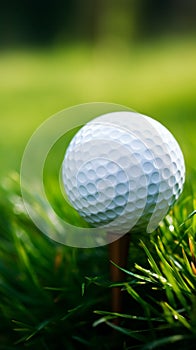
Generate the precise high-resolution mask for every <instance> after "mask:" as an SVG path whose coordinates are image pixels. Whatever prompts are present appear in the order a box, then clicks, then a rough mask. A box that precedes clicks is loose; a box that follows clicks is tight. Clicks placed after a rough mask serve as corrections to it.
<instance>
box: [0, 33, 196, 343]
mask: <svg viewBox="0 0 196 350" xmlns="http://www.w3.org/2000/svg"><path fill="white" fill-rule="evenodd" d="M193 44H194V40H193V38H189V39H187V38H183V39H181V40H176V39H175V38H173V39H172V38H171V39H170V40H165V41H161V42H160V43H148V45H143V46H138V47H136V46H135V47H134V48H132V49H131V48H129V49H127V48H109V49H107V48H105V47H94V48H89V47H85V46H77V47H70V48H67V49H66V50H61V49H54V50H45V51H25V50H18V51H14V52H6V53H2V54H1V57H0V75H1V81H0V95H1V99H0V110H1V125H2V130H3V132H2V136H1V141H0V142H1V151H0V155H1V160H2V167H1V170H0V175H1V178H2V179H3V180H2V181H1V186H0V193H1V196H0V213H1V214H0V349H4V350H9V349H22V348H27V349H32V350H33V349H38V350H42V349H43V350H45V349H48V350H55V349H66V350H75V349H95V350H96V349H100V346H101V348H102V349H105V350H110V349H111V350H112V349H123V350H129V349H143V350H147V349H165V348H167V349H170V348H173V346H177V347H178V349H180V350H181V349H182V350H183V349H185V348H186V349H194V345H195V340H196V331H195V325H196V292H195V290H196V245H195V238H196V237H195V235H196V216H195V213H196V196H195V184H196V183H195V164H196V156H195V151H194V150H195V147H196V139H195V123H196V120H195V117H194V116H195V113H196V104H195V88H196V86H195V80H194V76H195V63H194V62H195V59H196V50H195V46H194V45H193ZM91 101H103V102H113V103H119V104H125V105H127V106H129V107H132V108H134V109H136V110H138V111H140V112H143V113H145V114H148V115H151V116H154V117H155V118H156V119H158V120H160V121H161V122H163V124H165V125H166V126H167V127H168V128H169V129H170V130H171V131H173V133H174V135H175V136H176V138H177V139H178V140H179V143H180V145H181V147H182V149H183V152H184V155H185V159H186V165H187V182H186V186H185V190H184V193H183V195H182V197H181V198H180V201H179V202H178V203H177V204H176V205H175V207H174V209H173V210H172V211H170V213H169V214H168V215H167V217H166V218H165V220H164V221H163V222H162V223H161V224H160V226H159V228H158V229H157V230H156V231H155V232H153V233H152V234H151V235H145V233H143V234H142V233H141V235H140V236H137V235H132V236H131V245H130V254H129V265H128V268H127V269H126V271H125V272H126V276H127V280H126V281H124V283H122V284H121V288H122V293H123V294H124V297H125V301H126V309H125V310H124V311H123V312H122V314H118V315H116V314H112V313H111V312H110V295H111V294H110V293H111V288H112V286H113V285H112V284H111V282H110V280H109V274H108V269H109V258H108V251H107V247H99V248H93V249H77V248H71V247H66V246H62V245H60V244H57V243H55V242H54V241H51V240H49V239H48V238H47V237H45V236H44V235H43V234H42V233H41V232H39V230H38V229H37V228H36V227H35V226H34V225H33V223H32V221H31V220H30V219H29V217H28V216H27V214H26V212H25V211H24V207H23V203H22V199H21V194H20V188H19V180H18V175H17V173H15V172H14V173H13V174H12V175H10V176H9V175H8V171H9V169H14V170H19V165H20V158H21V155H22V151H23V148H24V146H25V144H26V142H27V140H28V138H29V137H30V135H31V133H32V132H33V131H34V129H35V128H36V127H38V126H39V124H40V122H42V121H43V120H44V119H46V118H47V117H49V116H50V115H51V114H53V113H55V112H56V111H58V110H60V109H62V108H65V107H68V106H70V105H74V104H79V103H83V102H91ZM48 158H49V160H50V155H49V157H48ZM51 158H52V159H53V158H54V157H53V154H51ZM55 159H56V158H55ZM47 166H48V164H47V162H46V169H47ZM47 184H48V185H47ZM51 185H52V182H51V179H50V178H48V179H47V178H46V186H49V187H50V188H52V190H50V191H48V195H49V197H50V201H51V202H53V204H54V205H56V207H57V208H56V209H57V210H58V213H59V214H61V215H62V216H63V215H64V211H63V208H62V206H61V204H60V202H59V201H58V199H57V198H56V196H55V185H53V186H52V187H51ZM68 214H69V216H70V220H71V221H72V222H73V221H74V223H75V224H76V225H77V224H78V225H79V224H80V221H79V220H80V219H79V217H78V216H77V215H73V212H70V213H68ZM116 316H118V317H119V319H120V324H119V325H118V326H115V325H114V324H113V323H112V319H113V318H115V317H116ZM114 328H115V331H114ZM100 344H101V345H100Z"/></svg>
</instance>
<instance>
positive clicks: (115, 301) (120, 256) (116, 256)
mask: <svg viewBox="0 0 196 350" xmlns="http://www.w3.org/2000/svg"><path fill="white" fill-rule="evenodd" d="M129 243H130V234H129V233H127V234H125V235H124V236H122V237H121V238H119V239H117V240H116V241H114V242H112V243H110V244H109V259H110V279H111V281H112V282H114V283H115V282H124V281H125V277H126V276H125V273H124V272H123V271H121V270H120V269H118V268H117V267H116V266H114V265H113V264H112V263H111V261H112V262H114V263H115V264H116V265H118V266H120V267H122V268H125V269H126V268H127V263H128V252H129ZM111 298H112V300H111V309H112V310H111V311H112V312H115V313H121V312H122V309H123V298H122V292H121V287H113V288H112V295H111ZM113 323H114V324H116V325H118V324H119V320H118V318H115V319H114V321H113Z"/></svg>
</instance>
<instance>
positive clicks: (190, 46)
mask: <svg viewBox="0 0 196 350" xmlns="http://www.w3.org/2000/svg"><path fill="white" fill-rule="evenodd" d="M195 60H196V49H195V39H194V38H192V37H190V38H189V37H187V38H186V37H185V38H181V39H179V38H170V39H168V38H167V39H164V40H163V39H162V40H161V41H160V42H148V43H144V44H140V45H138V46H136V45H133V46H130V47H129V48H126V47H104V46H95V47H88V46H85V45H82V44H81V45H75V46H73V47H71V46H70V47H67V48H65V49H60V48H53V49H45V50H37V51H36V50H25V49H23V50H22V49H21V50H15V51H10V52H4V53H3V52H2V53H1V57H0V76H1V79H0V111H1V130H2V133H1V141H0V146H1V147H0V149H1V151H0V155H1V159H3V163H2V162H1V170H0V175H1V174H2V175H6V174H7V172H8V170H13V169H16V170H19V166H20V159H21V156H22V152H23V149H24V147H25V144H26V142H27V141H28V138H29V137H30V136H31V134H32V133H33V131H34V130H35V129H36V127H38V126H39V125H40V123H41V122H42V121H44V120H45V119H47V118H48V117H49V116H51V115H52V114H54V113H56V112H58V111H59V110H61V109H64V108H66V107H70V106H72V105H75V104H80V103H86V102H87V103H88V102H93V101H101V102H112V103H118V104H124V105H126V106H128V107H130V108H133V109H135V110H137V111H139V112H141V113H144V114H147V115H149V116H152V117H154V118H155V119H158V120H160V121H161V122H163V124H165V125H166V126H167V127H168V128H169V129H171V131H172V132H173V133H174V134H175V136H176V138H177V139H178V140H179V142H180V144H181V146H182V148H183V151H184V152H185V156H186V160H187V162H188V164H194V163H195V160H196V158H195V152H193V151H192V149H193V148H195V146H196V141H195V132H194V130H195V126H196V125H195V124H196V120H195V114H196V103H195V89H196V83H195V79H194V77H195V75H196V68H195ZM78 122H79V123H80V121H78ZM192 166H193V165H192Z"/></svg>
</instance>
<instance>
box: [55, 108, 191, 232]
mask: <svg viewBox="0 0 196 350" xmlns="http://www.w3.org/2000/svg"><path fill="white" fill-rule="evenodd" d="M62 169H63V184H64V188H65V192H66V194H67V196H68V199H69V201H70V203H71V204H72V206H73V207H74V208H75V209H76V210H77V211H78V213H79V214H80V215H81V216H82V217H83V218H84V219H85V220H86V221H87V222H88V223H90V224H91V225H92V226H93V227H97V226H103V227H105V228H106V229H107V230H108V231H111V232H115V233H122V231H124V232H128V231H129V230H135V231H138V230H146V231H147V232H151V231H153V230H154V229H155V228H156V227H157V226H158V224H159V222H160V221H161V220H162V219H163V218H164V216H165V215H166V214H167V212H168V210H169V209H170V208H171V207H172V206H173V204H174V203H175V201H176V200H177V198H178V197H179V195H180V193H181V192H182V189H183V184H184V180H185V164H184V158H183V154H182V152H181V149H180V147H179V145H178V143H177V141H176V140H175V138H174V137H173V135H172V134H171V133H170V132H169V131H168V130H167V129H166V128H165V127H164V126H163V125H162V124H160V123H159V122H157V121H155V120H154V119H152V118H150V117H147V116H144V115H141V114H138V113H135V112H127V111H122V112H113V113H108V114H105V115H102V116H100V117H97V118H95V119H93V120H92V121H90V122H89V123H87V124H86V125H85V126H84V127H82V128H81V129H80V130H79V132H78V133H77V134H76V135H75V136H74V138H73V139H72V141H71V143H70V145H69V146H68V148H67V151H66V153H65V157H64V161H63V167H62Z"/></svg>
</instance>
